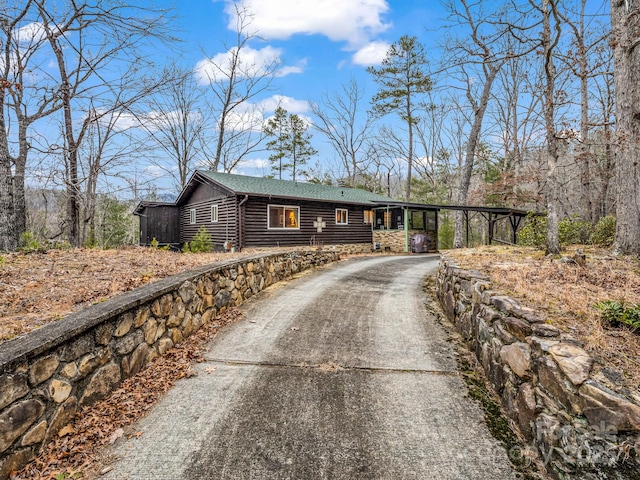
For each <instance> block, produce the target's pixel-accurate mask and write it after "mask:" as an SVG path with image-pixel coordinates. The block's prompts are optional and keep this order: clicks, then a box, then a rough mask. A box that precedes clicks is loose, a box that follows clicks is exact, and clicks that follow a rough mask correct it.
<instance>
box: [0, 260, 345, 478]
mask: <svg viewBox="0 0 640 480" xmlns="http://www.w3.org/2000/svg"><path fill="white" fill-rule="evenodd" d="M338 259H339V252H337V251H295V252H288V253H282V252H281V253H277V254H270V255H269V254H266V255H259V256H254V257H249V258H245V259H242V260H237V261H230V262H225V263H222V264H217V265H211V266H207V267H202V268H200V269H197V270H194V271H191V272H187V273H184V274H180V275H175V276H172V277H168V278H165V279H162V280H160V281H158V282H155V283H152V284H149V285H146V286H144V287H142V288H139V289H137V290H134V291H131V292H127V293H125V294H123V295H120V296H118V297H115V298H112V299H109V300H107V301H105V302H103V303H100V304H97V305H94V306H92V307H90V308H88V309H86V310H83V311H81V312H78V313H74V314H72V315H69V316H68V317H66V318H64V319H62V320H60V321H58V322H55V323H52V324H49V325H46V326H44V327H42V328H40V329H38V330H35V331H33V332H30V333H29V334H27V335H24V336H22V337H19V338H16V339H14V340H11V341H8V342H5V343H3V344H2V345H0V479H2V480H4V479H7V478H8V477H9V474H10V472H11V471H12V470H16V469H19V468H21V467H22V466H23V465H25V464H26V463H27V462H28V461H29V460H31V459H32V458H33V457H34V456H35V455H36V454H37V453H38V451H39V450H40V449H41V447H42V446H43V445H44V444H46V443H47V442H48V441H49V440H50V439H52V438H54V436H55V435H56V434H57V433H58V431H59V430H60V429H61V428H62V427H64V426H65V425H67V424H68V423H69V422H70V421H71V420H72V419H73V417H74V415H75V414H76V412H77V411H78V409H81V408H83V407H85V406H87V405H91V404H93V403H95V402H96V401H98V400H100V399H103V398H105V397H106V396H107V395H109V393H110V392H112V391H113V390H114V389H115V388H117V387H118V385H119V384H120V383H121V382H122V380H124V379H126V378H127V377H131V376H132V375H135V374H136V373H137V372H139V371H140V370H141V369H142V368H144V366H145V365H146V364H148V363H149V362H150V361H152V360H153V359H154V358H156V357H158V356H159V355H163V354H164V353H165V352H166V351H167V350H168V349H169V348H171V347H172V346H173V345H175V344H177V343H179V342H180V341H182V340H183V339H184V338H186V337H188V336H190V335H191V334H192V333H194V332H195V331H196V330H197V329H198V328H200V327H201V326H202V325H203V324H205V323H207V322H209V321H210V320H211V319H212V318H213V317H215V315H217V314H219V313H222V312H224V311H225V310H226V309H227V308H229V307H232V306H238V305H240V304H241V303H242V302H243V301H244V300H246V299H247V298H249V297H251V296H253V295H254V294H256V293H258V292H259V291H261V290H263V289H264V288H266V287H268V286H270V285H272V284H274V283H276V282H278V281H280V280H283V279H286V278H289V277H290V276H291V275H292V274H295V273H296V272H300V271H302V270H305V269H308V268H311V267H316V266H319V265H323V264H326V263H329V262H333V261H335V260H338Z"/></svg>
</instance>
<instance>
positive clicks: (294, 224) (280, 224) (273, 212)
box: [267, 205, 300, 230]
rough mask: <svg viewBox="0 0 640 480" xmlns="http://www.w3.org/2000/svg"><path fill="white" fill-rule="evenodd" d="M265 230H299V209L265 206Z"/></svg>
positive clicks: (283, 206)
mask: <svg viewBox="0 0 640 480" xmlns="http://www.w3.org/2000/svg"><path fill="white" fill-rule="evenodd" d="M267 228H268V229H269V230H299V229H300V207H288V206H285V205H269V206H267Z"/></svg>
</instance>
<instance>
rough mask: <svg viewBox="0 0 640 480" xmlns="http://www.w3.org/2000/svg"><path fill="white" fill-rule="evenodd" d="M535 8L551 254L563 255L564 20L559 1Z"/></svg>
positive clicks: (548, 247)
mask: <svg viewBox="0 0 640 480" xmlns="http://www.w3.org/2000/svg"><path fill="white" fill-rule="evenodd" d="M529 2H530V3H531V5H532V7H534V8H535V9H536V10H538V11H539V12H540V13H541V15H542V36H541V40H540V46H541V48H542V59H543V67H544V105H543V112H544V121H545V122H544V123H545V132H546V146H547V152H546V153H547V174H546V197H547V252H548V253H554V254H558V253H560V237H559V232H558V220H559V219H558V204H559V195H560V192H559V188H560V181H559V172H558V157H559V153H558V136H557V135H556V124H555V121H556V119H555V106H556V98H555V95H556V90H555V82H556V68H555V64H554V50H555V49H556V47H557V45H558V42H559V41H560V37H561V34H562V30H561V26H560V18H559V14H558V10H557V6H556V1H555V0H543V1H542V4H541V5H538V3H537V2H535V1H534V0H529Z"/></svg>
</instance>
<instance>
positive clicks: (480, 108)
mask: <svg viewBox="0 0 640 480" xmlns="http://www.w3.org/2000/svg"><path fill="white" fill-rule="evenodd" d="M503 64H504V61H501V62H500V63H499V64H497V65H487V66H486V67H485V72H486V75H485V82H484V86H483V87H482V95H481V96H480V102H479V103H478V104H477V105H474V107H475V108H474V115H473V124H472V126H471V132H470V133H469V140H468V141H467V148H466V151H465V159H464V165H463V166H462V171H461V174H460V182H459V184H458V200H457V203H458V205H466V204H467V201H468V197H469V186H470V185H471V174H472V173H473V164H474V162H475V156H476V150H477V149H478V143H479V142H480V133H481V132H482V122H483V120H484V114H485V112H486V110H487V105H488V104H489V98H490V97H491V88H492V87H493V81H494V80H495V79H496V76H497V75H498V72H499V71H500V68H502V65H503ZM455 220H456V221H455V231H454V236H453V248H462V247H463V246H464V238H463V232H464V230H465V229H464V214H463V212H461V211H456V214H455Z"/></svg>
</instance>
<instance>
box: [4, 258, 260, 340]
mask: <svg viewBox="0 0 640 480" xmlns="http://www.w3.org/2000/svg"><path fill="white" fill-rule="evenodd" d="M251 253H255V252H251V251H247V250H245V251H243V252H242V253H194V254H182V253H177V252H169V251H163V250H153V249H148V248H142V247H132V248H126V249H119V250H98V249H73V250H49V251H47V252H46V253H29V254H23V253H9V254H2V255H0V342H3V341H6V340H8V339H10V338H13V337H15V336H17V335H20V334H23V333H26V332H29V331H31V330H34V329H36V328H38V327H41V326H42V325H45V324H46V323H49V322H52V321H55V320H59V319H60V318H62V317H64V316H65V315H68V314H69V313H72V312H74V311H77V310H80V309H82V308H85V307H87V306H90V305H92V304H94V303H98V302H101V301H104V300H106V299H107V298H109V297H111V296H113V295H116V294H119V293H123V292H126V291H129V290H132V289H134V288H137V287H140V286H142V285H144V284H145V283H149V282H153V281H156V280H159V279H160V278H163V277H166V276H168V275H173V274H176V273H180V272H184V271H186V270H190V269H193V268H195V267H199V266H201V265H206V264H209V263H214V262H218V261H222V260H229V259H232V258H237V257H242V256H247V255H249V254H251Z"/></svg>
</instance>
